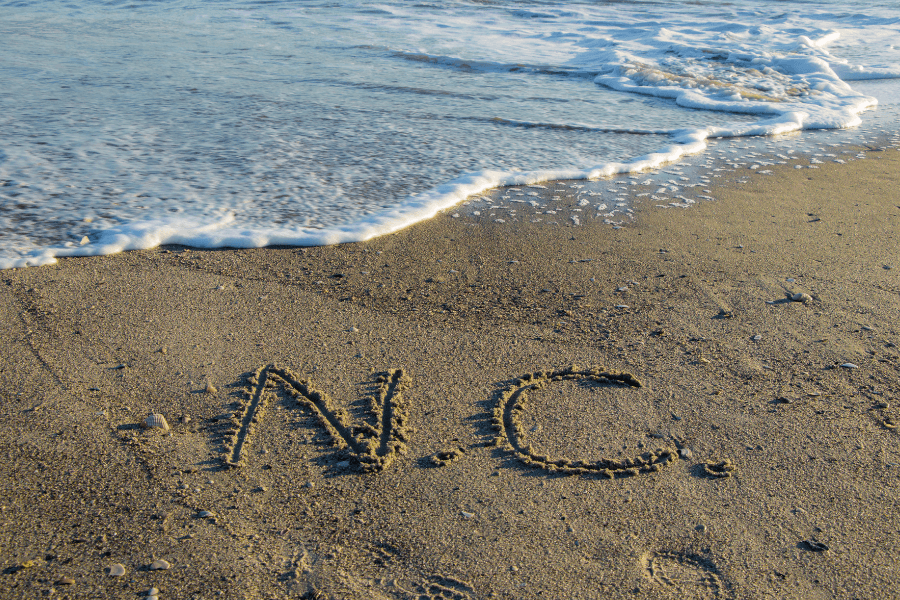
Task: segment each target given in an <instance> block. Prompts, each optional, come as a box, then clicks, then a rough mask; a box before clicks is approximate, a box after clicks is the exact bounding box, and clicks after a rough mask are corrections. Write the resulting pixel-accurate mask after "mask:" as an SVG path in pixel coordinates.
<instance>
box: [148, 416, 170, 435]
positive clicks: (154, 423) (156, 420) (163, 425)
mask: <svg viewBox="0 0 900 600" xmlns="http://www.w3.org/2000/svg"><path fill="white" fill-rule="evenodd" d="M142 425H143V427H144V429H161V430H162V431H163V432H164V433H165V432H166V431H169V424H168V423H167V422H166V418H165V417H164V416H162V415H161V414H159V413H150V414H149V415H147V418H146V419H144V422H143V423H142Z"/></svg>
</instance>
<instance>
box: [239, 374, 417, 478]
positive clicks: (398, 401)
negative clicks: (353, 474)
mask: <svg viewBox="0 0 900 600" xmlns="http://www.w3.org/2000/svg"><path fill="white" fill-rule="evenodd" d="M376 382H377V383H378V384H379V388H378V394H377V395H375V396H372V397H370V398H369V404H370V406H369V409H370V410H371V411H372V412H373V413H374V414H375V417H376V421H377V423H378V425H379V428H375V427H372V426H371V425H368V424H366V423H363V424H360V425H350V424H349V423H348V420H349V416H348V415H347V412H346V411H344V410H342V409H335V408H334V407H333V406H332V403H331V399H330V398H329V397H328V396H327V395H326V394H325V393H323V392H319V391H316V390H314V389H313V388H312V387H311V386H310V383H309V382H308V381H306V380H305V379H300V378H298V377H297V376H296V375H294V374H293V373H292V372H291V371H289V370H288V369H285V368H282V367H278V366H276V365H268V366H264V367H260V368H259V369H258V370H257V371H256V372H255V373H254V374H253V375H251V376H250V378H249V381H248V383H249V386H248V388H247V389H246V390H245V391H244V394H245V400H244V402H243V403H242V405H241V407H240V408H239V409H238V410H237V412H235V414H234V417H233V418H232V420H231V424H232V427H231V429H230V430H229V432H228V438H227V441H226V452H225V464H227V465H228V466H231V467H240V466H242V465H244V464H245V462H246V458H245V456H244V449H245V447H246V446H247V445H248V444H249V443H250V438H251V436H252V434H253V430H254V429H255V426H256V424H257V423H258V422H259V421H260V420H261V419H262V417H263V413H264V411H265V407H266V403H267V397H268V396H269V394H268V392H267V390H269V389H274V388H276V387H279V386H280V387H281V388H282V389H283V390H284V391H285V392H287V393H288V394H289V395H290V396H291V397H292V398H294V399H295V400H296V401H297V402H298V403H299V404H301V405H302V406H305V407H306V408H308V409H309V410H310V411H312V412H313V414H315V415H316V417H318V420H319V424H320V425H321V426H322V427H323V428H324V429H325V430H326V431H327V432H328V434H329V435H330V436H331V439H332V442H333V443H334V445H335V446H336V447H337V448H338V449H339V450H342V451H344V452H346V453H348V454H350V456H351V457H352V458H355V459H356V461H357V462H359V464H360V466H361V467H362V469H363V470H364V471H381V470H382V469H384V468H386V467H387V466H388V465H390V464H391V462H393V460H394V458H396V457H397V456H398V455H400V454H402V453H403V452H405V451H406V442H407V436H408V435H409V427H408V424H407V421H408V417H407V414H406V413H407V406H406V402H405V400H404V399H403V394H402V391H403V390H404V389H405V388H407V387H409V384H410V379H409V377H407V376H406V375H405V374H404V373H403V370H402V369H392V370H390V371H388V372H386V373H383V374H381V375H379V376H378V378H377V379H376Z"/></svg>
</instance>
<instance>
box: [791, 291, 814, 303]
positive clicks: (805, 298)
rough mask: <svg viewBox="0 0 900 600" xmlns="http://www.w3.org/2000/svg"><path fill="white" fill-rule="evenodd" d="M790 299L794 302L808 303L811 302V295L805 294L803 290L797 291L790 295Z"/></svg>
mask: <svg viewBox="0 0 900 600" xmlns="http://www.w3.org/2000/svg"><path fill="white" fill-rule="evenodd" d="M791 300H792V301H794V302H802V303H803V304H809V303H810V302H812V300H813V299H812V296H810V295H809V294H805V293H803V292H797V293H796V294H794V295H792V296H791Z"/></svg>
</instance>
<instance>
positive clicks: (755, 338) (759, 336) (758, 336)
mask: <svg viewBox="0 0 900 600" xmlns="http://www.w3.org/2000/svg"><path fill="white" fill-rule="evenodd" d="M750 339H751V340H753V341H754V342H758V341H759V340H761V339H762V336H761V335H759V334H756V335H754V336H753V337H752V338H750Z"/></svg>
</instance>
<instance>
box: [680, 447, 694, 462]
mask: <svg viewBox="0 0 900 600" xmlns="http://www.w3.org/2000/svg"><path fill="white" fill-rule="evenodd" d="M678 454H680V455H681V458H683V459H685V460H687V459H689V458H690V457H691V456H693V453H692V452H691V449H690V448H682V449H680V450H679V451H678Z"/></svg>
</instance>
